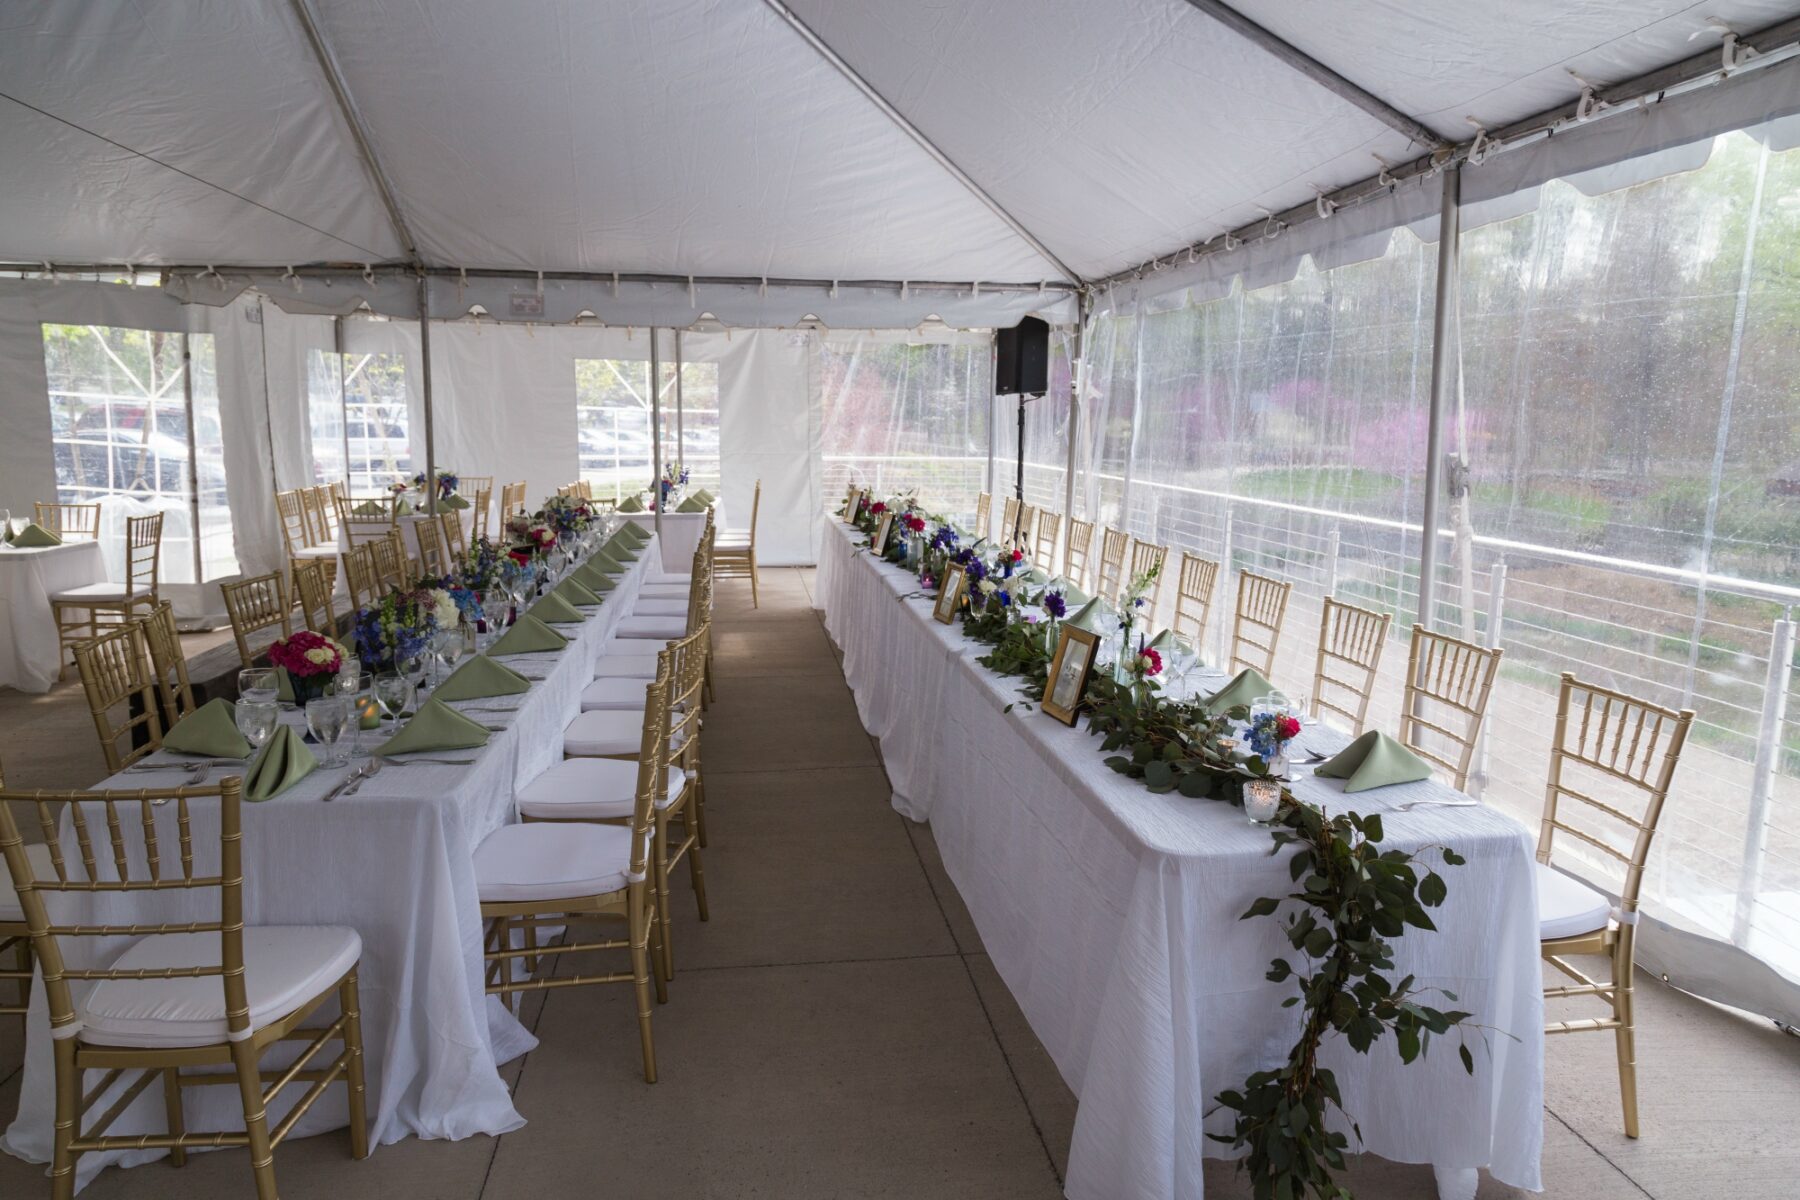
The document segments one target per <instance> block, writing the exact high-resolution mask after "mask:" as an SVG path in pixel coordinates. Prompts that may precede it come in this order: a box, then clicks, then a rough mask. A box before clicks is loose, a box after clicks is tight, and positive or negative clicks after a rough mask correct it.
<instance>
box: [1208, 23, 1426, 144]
mask: <svg viewBox="0 0 1800 1200" xmlns="http://www.w3.org/2000/svg"><path fill="white" fill-rule="evenodd" d="M1187 2H1188V4H1190V5H1191V6H1192V7H1193V8H1195V9H1196V10H1198V11H1200V12H1202V13H1205V14H1206V15H1207V16H1209V17H1211V18H1212V19H1213V20H1215V21H1217V22H1218V23H1219V24H1221V25H1223V26H1225V27H1226V28H1227V29H1229V30H1231V31H1232V32H1233V33H1235V34H1237V35H1238V36H1239V37H1241V38H1243V39H1244V40H1245V41H1248V42H1250V43H1252V44H1253V45H1255V46H1257V47H1258V48H1260V49H1262V50H1265V51H1267V52H1268V53H1269V54H1271V55H1273V56H1274V57H1275V58H1277V59H1279V60H1280V61H1281V62H1282V63H1284V64H1286V65H1287V66H1289V67H1291V68H1293V69H1294V70H1295V71H1298V72H1299V73H1300V74H1302V75H1304V76H1306V78H1308V79H1310V80H1312V81H1313V82H1314V83H1316V84H1318V85H1319V86H1320V87H1322V88H1324V89H1325V90H1326V91H1328V92H1330V93H1332V94H1333V95H1334V96H1336V97H1338V98H1339V99H1340V100H1345V101H1348V102H1349V103H1351V104H1354V105H1355V106H1356V107H1357V108H1360V109H1362V110H1363V111H1364V112H1365V113H1368V114H1369V115H1370V116H1371V117H1374V118H1375V119H1376V120H1377V121H1380V122H1381V123H1382V124H1383V125H1386V126H1387V127H1388V128H1389V129H1392V130H1394V131H1395V132H1396V133H1401V134H1404V135H1405V136H1406V137H1408V138H1409V139H1411V140H1412V141H1414V142H1417V143H1418V144H1419V145H1421V146H1424V147H1427V148H1429V149H1433V150H1436V149H1441V148H1443V147H1445V146H1448V145H1449V144H1450V143H1449V140H1448V139H1447V138H1445V137H1444V136H1443V135H1442V134H1440V133H1438V132H1437V131H1435V130H1433V129H1431V128H1430V127H1429V126H1427V125H1425V124H1423V123H1421V122H1419V121H1415V120H1414V119H1413V118H1411V117H1409V116H1407V115H1406V114H1405V113H1403V112H1401V111H1400V110H1399V109H1397V108H1395V107H1394V106H1393V105H1391V104H1389V103H1388V102H1387V101H1386V100H1383V99H1382V98H1381V97H1380V96H1377V95H1375V94H1374V93H1373V92H1371V91H1369V90H1368V89H1367V88H1364V87H1361V86H1360V85H1358V84H1356V83H1354V82H1352V81H1351V80H1349V79H1346V78H1344V76H1342V75H1340V74H1338V73H1337V72H1336V71H1334V70H1332V69H1331V68H1330V67H1328V66H1326V65H1325V64H1324V63H1322V62H1320V61H1319V60H1318V59H1316V58H1314V57H1313V56H1312V55H1310V54H1308V53H1306V51H1304V50H1301V49H1300V48H1299V47H1298V46H1295V45H1294V44H1293V43H1292V42H1289V41H1288V40H1286V39H1285V38H1282V37H1280V36H1278V35H1276V34H1274V33H1272V32H1270V31H1269V30H1268V29H1265V28H1264V27H1263V26H1261V25H1258V24H1257V23H1256V22H1255V21H1252V20H1251V19H1250V18H1249V17H1246V16H1245V15H1244V14H1243V13H1240V12H1239V11H1237V9H1235V8H1232V7H1231V6H1230V5H1229V4H1226V3H1223V0H1187Z"/></svg>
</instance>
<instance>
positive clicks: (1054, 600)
mask: <svg viewBox="0 0 1800 1200" xmlns="http://www.w3.org/2000/svg"><path fill="white" fill-rule="evenodd" d="M1044 611H1045V612H1047V613H1049V614H1050V615H1051V616H1052V617H1055V618H1056V619H1057V620H1059V621H1060V620H1062V619H1063V615H1064V614H1065V613H1067V612H1068V611H1069V602H1068V601H1067V600H1064V599H1063V594H1062V593H1061V592H1045V593H1044Z"/></svg>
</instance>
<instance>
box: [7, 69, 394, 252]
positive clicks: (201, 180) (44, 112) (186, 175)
mask: <svg viewBox="0 0 1800 1200" xmlns="http://www.w3.org/2000/svg"><path fill="white" fill-rule="evenodd" d="M0 99H4V100H10V101H12V102H13V103H14V104H17V105H18V106H19V107H20V108H23V109H27V110H29V111H31V112H34V113H36V114H38V115H39V116H40V117H44V118H46V119H48V120H51V121H55V122H56V123H57V124H59V125H67V126H68V127H69V128H70V129H73V130H76V131H78V132H80V133H85V134H87V135H88V136H89V137H91V138H94V139H95V140H97V141H102V142H105V143H106V144H107V145H109V146H112V147H114V148H116V149H119V150H123V151H124V152H125V153H127V154H133V155H136V156H137V157H138V158H141V159H143V160H144V161H145V162H151V163H155V164H156V165H157V166H159V167H161V168H162V169H163V170H165V171H173V172H175V174H177V175H179V176H181V177H182V178H183V179H191V180H193V181H194V182H195V183H197V184H200V185H201V186H202V187H209V188H211V189H213V190H214V191H215V192H220V193H222V194H224V195H227V196H230V197H231V198H232V199H233V200H239V201H242V202H243V203H245V204H248V205H251V206H252V207H255V208H260V209H262V210H263V211H264V212H266V213H268V214H269V215H271V216H276V217H280V218H281V219H282V220H284V221H292V222H293V223H294V224H296V225H298V226H300V227H301V228H302V229H308V230H311V231H312V232H313V233H316V234H318V235H319V236H320V237H328V238H330V239H331V240H332V241H334V242H342V243H343V244H344V245H346V246H349V247H351V248H353V249H356V250H360V251H362V252H363V253H364V254H368V255H370V256H373V257H379V253H378V252H377V251H374V250H371V249H369V248H368V247H367V246H364V245H361V244H359V243H357V242H353V241H351V240H350V239H349V238H347V237H344V236H342V235H340V234H336V233H332V232H331V231H330V230H327V229H320V228H319V227H318V226H317V225H314V224H311V223H310V222H307V221H303V220H301V219H300V218H299V217H296V216H295V215H294V214H292V213H286V212H282V211H281V210H280V209H279V208H274V207H272V206H270V205H267V204H264V203H263V202H262V201H261V200H256V199H252V198H251V197H249V196H246V195H244V194H243V193H242V192H234V191H232V190H231V189H230V188H228V187H226V186H225V185H224V184H222V183H214V182H213V181H212V180H210V179H207V178H205V177H203V176H200V175H196V174H194V173H193V172H192V171H187V170H183V169H182V168H180V167H178V166H176V165H175V164H174V163H171V162H165V161H164V160H163V159H160V158H158V157H156V156H155V155H154V154H146V153H145V152H144V151H142V150H139V149H137V148H136V147H133V146H127V145H126V144H125V143H124V142H121V141H118V140H117V139H115V138H110V137H107V136H106V135H105V134H104V133H101V132H99V131H98V130H95V129H89V128H88V127H87V126H86V125H81V124H78V123H76V122H74V121H71V120H69V118H67V117H59V116H57V115H56V114H55V113H53V112H50V111H49V110H48V109H42V108H39V107H38V106H37V105H35V104H33V103H31V102H30V101H29V100H21V99H20V98H19V97H17V96H14V95H12V94H11V93H9V92H0ZM112 265H113V266H116V265H118V264H116V263H115V264H112Z"/></svg>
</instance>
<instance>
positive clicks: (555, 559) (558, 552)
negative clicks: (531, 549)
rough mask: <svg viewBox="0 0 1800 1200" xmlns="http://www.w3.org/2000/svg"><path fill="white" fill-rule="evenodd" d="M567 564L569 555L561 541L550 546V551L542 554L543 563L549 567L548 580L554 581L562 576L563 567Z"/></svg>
mask: <svg viewBox="0 0 1800 1200" xmlns="http://www.w3.org/2000/svg"><path fill="white" fill-rule="evenodd" d="M568 564H569V555H568V552H567V551H566V550H564V549H563V547H562V543H561V542H558V543H557V544H556V545H554V546H552V547H550V553H549V554H546V555H545V556H544V565H545V566H546V567H548V568H549V569H550V582H551V583H555V582H556V581H557V580H558V579H561V578H562V573H563V568H564V567H566V566H568Z"/></svg>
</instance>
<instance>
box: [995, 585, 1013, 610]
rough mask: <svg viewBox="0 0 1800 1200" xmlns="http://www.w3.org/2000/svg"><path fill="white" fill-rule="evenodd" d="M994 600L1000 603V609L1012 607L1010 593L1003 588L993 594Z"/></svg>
mask: <svg viewBox="0 0 1800 1200" xmlns="http://www.w3.org/2000/svg"><path fill="white" fill-rule="evenodd" d="M994 598H995V599H996V600H998V601H1000V607H1001V608H1010V607H1011V606H1012V593H1011V592H1009V591H1007V590H1006V589H1005V588H1001V589H1000V590H999V591H997V592H995V593H994Z"/></svg>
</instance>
